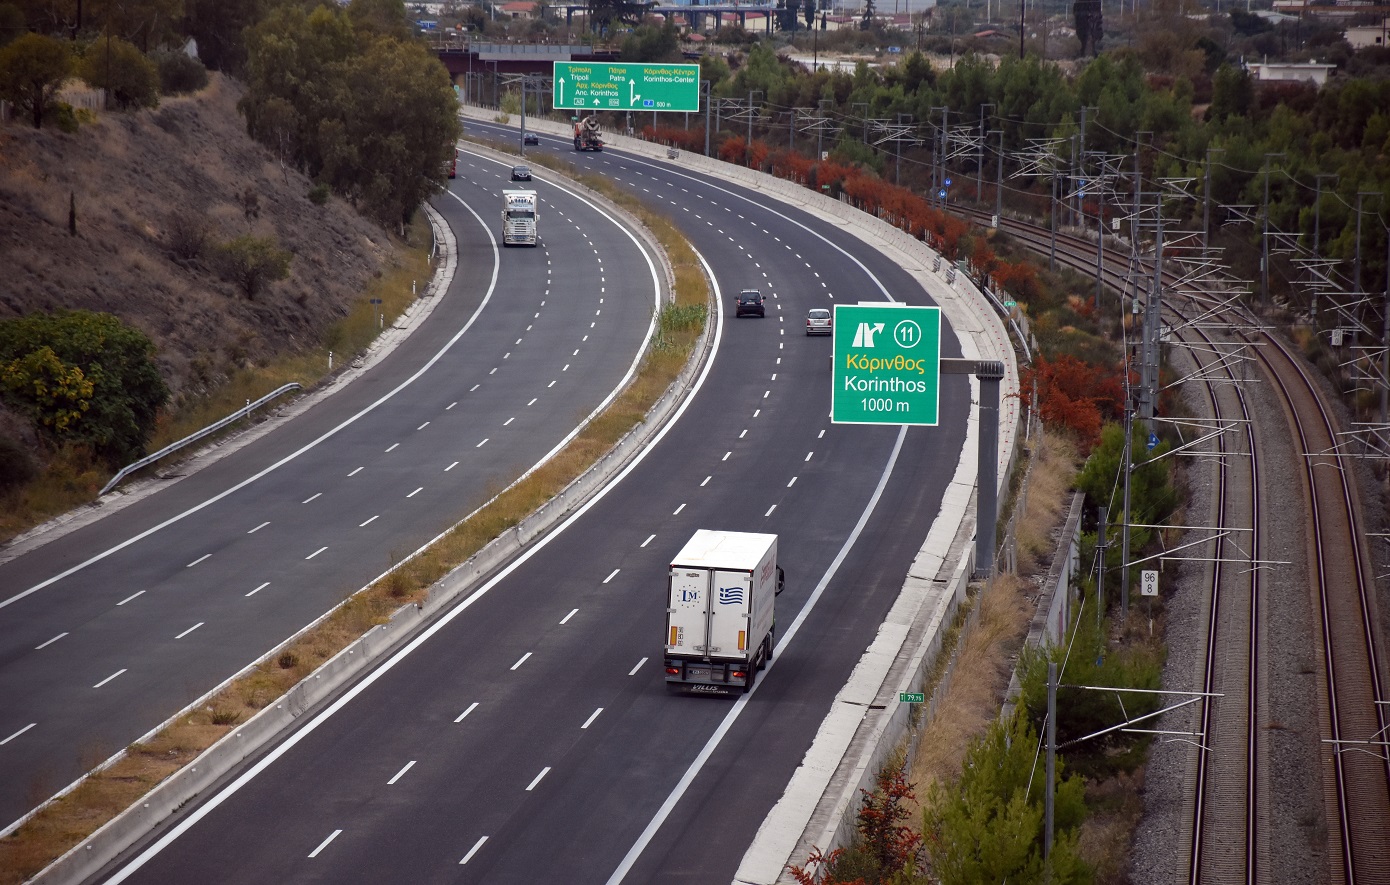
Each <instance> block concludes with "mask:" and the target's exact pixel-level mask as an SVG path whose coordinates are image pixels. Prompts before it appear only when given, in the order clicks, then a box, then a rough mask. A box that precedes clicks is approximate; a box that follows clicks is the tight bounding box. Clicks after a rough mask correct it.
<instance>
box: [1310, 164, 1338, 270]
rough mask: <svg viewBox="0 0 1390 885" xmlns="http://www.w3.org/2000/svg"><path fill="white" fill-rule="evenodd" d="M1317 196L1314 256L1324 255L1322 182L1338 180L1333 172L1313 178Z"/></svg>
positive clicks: (1314, 213) (1323, 173)
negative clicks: (1327, 179)
mask: <svg viewBox="0 0 1390 885" xmlns="http://www.w3.org/2000/svg"><path fill="white" fill-rule="evenodd" d="M1313 178H1314V179H1315V180H1316V181H1315V185H1314V186H1315V187H1316V190H1317V196H1316V197H1314V198H1313V254H1314V255H1322V180H1323V179H1324V178H1330V179H1332V180H1333V181H1336V180H1337V176H1336V175H1334V174H1332V173H1331V172H1319V173H1317V174H1316V175H1314V176H1313Z"/></svg>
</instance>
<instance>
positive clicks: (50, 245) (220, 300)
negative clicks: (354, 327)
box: [0, 75, 395, 435]
mask: <svg viewBox="0 0 1390 885" xmlns="http://www.w3.org/2000/svg"><path fill="white" fill-rule="evenodd" d="M239 93H240V90H239V87H238V85H237V84H236V83H234V82H232V81H229V80H227V79H225V78H222V77H220V76H218V75H214V77H213V80H212V82H211V84H210V85H209V86H208V88H206V89H205V90H203V92H201V93H199V94H197V95H194V96H189V97H180V98H165V99H164V100H163V101H162V102H161V104H160V106H159V108H158V109H156V110H153V111H140V112H136V113H130V114H116V113H110V114H102V115H100V117H99V118H98V119H97V120H96V121H95V122H90V123H84V124H83V125H82V126H81V127H80V128H79V130H78V131H77V132H75V133H72V134H68V133H64V132H60V131H58V129H57V128H56V127H53V128H50V127H48V126H45V128H44V129H42V130H39V131H35V130H34V129H33V128H32V127H30V126H28V125H26V124H25V123H24V122H23V121H22V120H13V121H10V122H9V123H6V124H3V125H0V319H2V318H6V317H12V316H18V315H22V314H25V313H28V312H30V311H35V310H53V309H56V308H83V309H88V310H99V311H108V312H110V313H114V314H116V315H118V316H119V317H121V318H122V319H123V320H125V321H126V322H128V323H131V324H132V325H134V326H136V327H138V328H140V329H141V330H143V331H144V332H145V333H146V334H147V335H149V337H150V338H151V339H152V340H153V341H154V342H155V343H156V345H157V346H158V348H159V365H160V370H161V373H162V374H163V375H164V378H165V381H166V382H167V383H168V385H169V387H170V389H171V391H173V394H174V396H175V398H176V399H177V398H178V397H181V396H188V395H190V394H191V395H196V394H197V393H198V392H199V391H200V390H202V389H205V388H206V387H208V386H209V385H212V384H215V383H216V382H217V381H218V380H219V379H220V378H222V377H225V375H226V374H227V373H228V372H229V371H230V370H232V369H233V368H235V367H237V366H238V365H244V364H247V363H249V362H254V361H258V360H262V359H265V358H267V357H270V356H273V355H276V354H281V353H284V352H287V351H292V350H295V349H297V348H300V347H306V346H312V345H314V344H316V343H317V342H318V341H319V340H320V336H321V335H322V334H323V332H324V330H325V329H326V328H327V326H328V325H329V324H330V323H331V322H332V321H333V320H334V319H336V318H337V317H339V316H341V315H343V314H344V313H346V310H347V307H348V305H349V304H350V302H351V300H352V299H353V298H354V297H355V296H357V295H359V294H360V293H361V292H362V288H363V284H364V282H365V281H366V280H367V279H368V278H369V277H371V276H372V275H373V274H375V273H377V272H378V269H379V268H381V267H382V266H383V265H384V264H386V263H388V262H390V261H391V260H392V255H393V253H394V250H395V246H394V245H393V243H392V241H391V237H390V236H389V235H388V234H387V233H386V232H384V231H383V230H381V228H380V227H378V226H376V225H374V224H373V223H371V222H369V221H367V220H365V219H363V218H360V217H359V216H358V215H357V214H356V213H355V212H354V211H353V210H352V208H351V207H350V206H347V205H346V204H344V203H343V202H342V201H341V200H338V199H336V198H334V199H330V200H328V201H327V203H325V204H324V205H322V206H319V205H315V204H314V203H313V202H311V201H310V199H309V196H308V194H309V189H310V187H311V184H312V183H311V182H310V181H309V180H308V179H306V178H305V177H304V176H302V175H299V174H297V173H295V172H294V171H293V170H289V169H285V168H283V167H282V166H281V165H280V163H279V162H278V161H277V160H276V159H275V157H274V156H273V155H272V154H271V153H270V152H269V151H267V150H266V149H265V148H263V147H261V146H260V145H258V144H256V143H255V142H253V141H251V139H250V138H249V137H247V135H246V131H245V126H244V124H243V121H242V119H241V117H240V116H239V115H238V113H237V110H236V103H237V99H238V97H239ZM71 206H75V210H76V234H75V235H74V234H73V233H71V232H70V229H69V209H70V207H71ZM199 226H205V227H206V228H207V234H208V237H209V243H216V242H221V241H225V240H228V239H231V238H233V237H236V236H240V235H243V234H252V235H255V236H258V237H267V236H273V237H275V238H277V239H278V240H279V242H280V245H281V247H282V248H284V249H287V250H289V251H290V252H292V253H293V255H294V259H293V261H292V263H291V266H290V276H289V278H288V279H286V280H282V281H280V282H276V283H271V284H269V285H268V286H267V287H266V288H265V289H264V290H263V291H261V292H259V293H257V294H256V296H255V297H254V298H247V297H246V295H245V294H244V293H243V292H242V290H240V289H239V288H237V287H236V286H235V285H233V284H231V283H229V282H226V281H224V280H223V279H222V278H221V276H219V274H218V273H217V272H216V269H215V268H214V267H213V266H212V263H211V262H210V260H209V259H208V257H207V254H210V253H205V254H204V256H203V257H199V258H193V259H190V260H185V259H180V258H179V257H178V256H177V254H176V249H175V245H176V244H177V242H178V239H179V235H180V234H181V233H186V232H187V231H188V230H189V229H190V228H197V227H199ZM13 417H14V416H9V418H10V419H11V420H9V421H6V420H4V416H0V433H6V432H9V433H10V435H14V431H15V430H16V429H17V428H16V426H15V423H14V421H13ZM6 425H8V426H6ZM21 435H23V434H21Z"/></svg>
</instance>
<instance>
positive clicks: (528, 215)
mask: <svg viewBox="0 0 1390 885" xmlns="http://www.w3.org/2000/svg"><path fill="white" fill-rule="evenodd" d="M536 202H537V201H536V192H535V191H521V190H504V191H502V245H503V246H515V245H522V246H534V245H536V237H537V231H536V227H537V224H536V221H537V220H536Z"/></svg>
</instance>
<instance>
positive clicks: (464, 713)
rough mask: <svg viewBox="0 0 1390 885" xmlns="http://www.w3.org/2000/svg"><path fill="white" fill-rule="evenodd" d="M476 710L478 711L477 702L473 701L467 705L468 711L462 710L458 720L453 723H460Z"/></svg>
mask: <svg viewBox="0 0 1390 885" xmlns="http://www.w3.org/2000/svg"><path fill="white" fill-rule="evenodd" d="M476 709H478V702H477V701H474V702H473V703H471V704H469V705H468V709H467V710H464V711H463V712H462V713H460V714H459V716H458V718H457V719H455V720H454V721H455V722H462V721H463V720H464V717H466V716H467V715H468V714H469V713H472V712H473V711H474V710H476Z"/></svg>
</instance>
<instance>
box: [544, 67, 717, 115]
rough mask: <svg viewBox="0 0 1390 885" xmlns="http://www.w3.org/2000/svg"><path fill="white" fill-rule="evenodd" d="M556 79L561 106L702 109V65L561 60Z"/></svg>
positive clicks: (555, 103) (558, 106) (557, 101)
mask: <svg viewBox="0 0 1390 885" xmlns="http://www.w3.org/2000/svg"><path fill="white" fill-rule="evenodd" d="M553 80H554V95H553V98H554V101H553V102H552V104H553V106H554V107H555V108H556V109H560V110H594V111H698V110H700V66H699V65H689V64H657V63H616V62H613V63H610V62H577V61H557V62H555V72H554V77H553Z"/></svg>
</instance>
